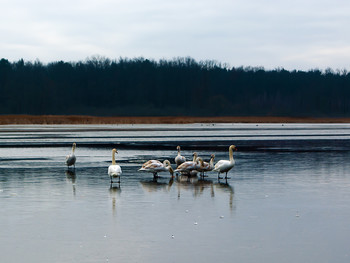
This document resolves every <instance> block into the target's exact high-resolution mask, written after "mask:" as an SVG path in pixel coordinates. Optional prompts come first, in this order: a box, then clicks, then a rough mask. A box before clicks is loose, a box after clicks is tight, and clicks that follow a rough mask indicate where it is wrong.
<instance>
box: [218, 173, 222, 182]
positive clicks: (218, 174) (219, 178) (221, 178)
mask: <svg viewBox="0 0 350 263" xmlns="http://www.w3.org/2000/svg"><path fill="white" fill-rule="evenodd" d="M218 179H219V180H220V179H222V177H220V172H218Z"/></svg>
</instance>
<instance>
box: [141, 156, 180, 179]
mask: <svg viewBox="0 0 350 263" xmlns="http://www.w3.org/2000/svg"><path fill="white" fill-rule="evenodd" d="M139 171H143V172H149V173H153V176H154V178H157V177H158V173H160V172H167V171H168V172H169V173H170V174H171V176H173V174H174V170H173V168H172V167H171V165H170V162H169V161H168V160H164V162H163V163H161V162H160V161H157V160H149V161H148V162H145V163H144V164H143V165H142V167H141V168H140V169H139Z"/></svg>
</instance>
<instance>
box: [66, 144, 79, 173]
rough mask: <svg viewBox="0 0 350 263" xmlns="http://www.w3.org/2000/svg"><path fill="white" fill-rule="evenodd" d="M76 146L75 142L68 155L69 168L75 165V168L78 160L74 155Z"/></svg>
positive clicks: (67, 163)
mask: <svg viewBox="0 0 350 263" xmlns="http://www.w3.org/2000/svg"><path fill="white" fill-rule="evenodd" d="M75 147H76V143H75V142H74V143H73V146H72V153H71V154H69V155H67V156H66V165H67V166H68V168H69V166H72V165H73V166H74V169H75V161H76V160H77V158H76V157H75V155H74V152H75Z"/></svg>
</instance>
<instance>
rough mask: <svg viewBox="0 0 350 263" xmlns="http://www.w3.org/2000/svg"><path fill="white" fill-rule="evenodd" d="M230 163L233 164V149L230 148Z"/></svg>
mask: <svg viewBox="0 0 350 263" xmlns="http://www.w3.org/2000/svg"><path fill="white" fill-rule="evenodd" d="M229 155H230V162H233V149H232V148H231V147H230V149H229Z"/></svg>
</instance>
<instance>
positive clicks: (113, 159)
mask: <svg viewBox="0 0 350 263" xmlns="http://www.w3.org/2000/svg"><path fill="white" fill-rule="evenodd" d="M112 165H115V152H114V151H113V153H112Z"/></svg>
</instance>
